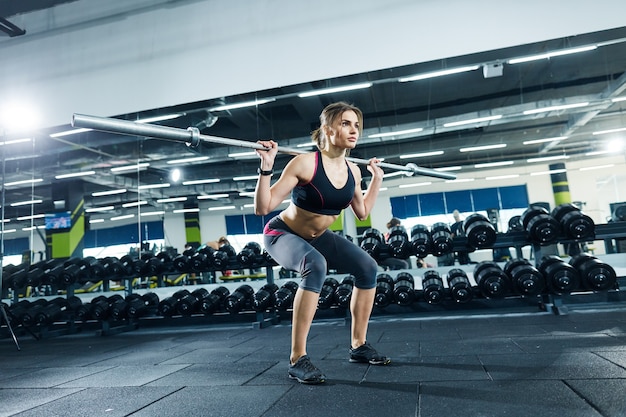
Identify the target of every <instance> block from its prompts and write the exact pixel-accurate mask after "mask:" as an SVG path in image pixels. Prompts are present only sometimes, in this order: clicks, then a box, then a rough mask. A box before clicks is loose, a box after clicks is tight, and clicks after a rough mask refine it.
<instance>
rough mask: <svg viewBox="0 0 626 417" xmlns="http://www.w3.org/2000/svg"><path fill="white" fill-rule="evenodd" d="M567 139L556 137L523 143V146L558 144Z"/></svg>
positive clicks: (565, 137)
mask: <svg viewBox="0 0 626 417" xmlns="http://www.w3.org/2000/svg"><path fill="white" fill-rule="evenodd" d="M567 138H568V137H567V136H555V137H553V138H545V139H533V140H526V141H524V142H522V144H523V145H535V144H537V143H545V142H556V141H559V140H565V139H567Z"/></svg>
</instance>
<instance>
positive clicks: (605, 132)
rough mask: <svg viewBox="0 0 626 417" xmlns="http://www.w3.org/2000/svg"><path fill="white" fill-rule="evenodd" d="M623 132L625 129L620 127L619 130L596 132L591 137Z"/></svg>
mask: <svg viewBox="0 0 626 417" xmlns="http://www.w3.org/2000/svg"><path fill="white" fill-rule="evenodd" d="M625 130H626V127H620V128H619V129H609V130H600V131H598V132H593V133H592V135H606V134H607V133H616V132H623V131H625Z"/></svg>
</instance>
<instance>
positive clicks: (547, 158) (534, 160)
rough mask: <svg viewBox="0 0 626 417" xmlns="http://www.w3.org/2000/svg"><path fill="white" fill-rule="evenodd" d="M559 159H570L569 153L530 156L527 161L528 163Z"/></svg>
mask: <svg viewBox="0 0 626 417" xmlns="http://www.w3.org/2000/svg"><path fill="white" fill-rule="evenodd" d="M559 159H569V156H567V155H557V156H544V157H541V158H530V159H527V160H526V162H528V163H533V162H546V161H556V160H559Z"/></svg>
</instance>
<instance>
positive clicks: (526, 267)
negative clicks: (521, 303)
mask: <svg viewBox="0 0 626 417" xmlns="http://www.w3.org/2000/svg"><path fill="white" fill-rule="evenodd" d="M504 272H505V273H506V274H507V275H508V276H509V277H510V278H511V284H512V287H513V291H514V292H516V293H517V294H520V295H523V296H528V297H530V296H534V295H537V294H540V293H541V292H542V291H543V290H544V288H545V286H546V280H545V278H544V276H543V274H542V273H541V272H539V270H538V269H537V268H535V266H534V265H533V264H532V263H531V262H530V261H529V260H528V259H523V258H514V259H509V260H508V261H507V262H506V264H505V265H504Z"/></svg>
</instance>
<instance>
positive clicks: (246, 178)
mask: <svg viewBox="0 0 626 417" xmlns="http://www.w3.org/2000/svg"><path fill="white" fill-rule="evenodd" d="M257 178H259V177H258V175H245V176H243V177H234V178H233V181H248V180H256V179H257Z"/></svg>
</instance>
